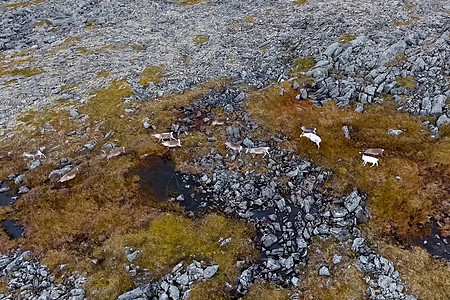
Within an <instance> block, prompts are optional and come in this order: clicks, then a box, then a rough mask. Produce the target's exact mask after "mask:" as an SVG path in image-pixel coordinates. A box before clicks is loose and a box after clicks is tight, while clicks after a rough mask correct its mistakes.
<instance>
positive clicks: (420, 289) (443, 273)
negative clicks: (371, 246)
mask: <svg viewBox="0 0 450 300" xmlns="http://www.w3.org/2000/svg"><path fill="white" fill-rule="evenodd" d="M378 246H379V252H380V253H381V254H382V255H383V256H384V257H386V258H387V259H389V260H390V261H392V263H393V264H394V266H395V268H396V270H398V271H399V273H400V277H401V278H402V281H403V283H404V285H405V289H406V292H407V293H410V294H413V295H415V296H417V297H418V299H424V300H446V299H450V277H449V274H450V263H449V262H447V261H445V260H437V259H434V258H432V257H431V256H430V255H429V254H428V253H427V252H426V251H425V250H424V249H422V248H419V247H413V248H412V249H410V250H405V249H401V248H400V247H398V246H393V245H390V244H387V243H379V244H378Z"/></svg>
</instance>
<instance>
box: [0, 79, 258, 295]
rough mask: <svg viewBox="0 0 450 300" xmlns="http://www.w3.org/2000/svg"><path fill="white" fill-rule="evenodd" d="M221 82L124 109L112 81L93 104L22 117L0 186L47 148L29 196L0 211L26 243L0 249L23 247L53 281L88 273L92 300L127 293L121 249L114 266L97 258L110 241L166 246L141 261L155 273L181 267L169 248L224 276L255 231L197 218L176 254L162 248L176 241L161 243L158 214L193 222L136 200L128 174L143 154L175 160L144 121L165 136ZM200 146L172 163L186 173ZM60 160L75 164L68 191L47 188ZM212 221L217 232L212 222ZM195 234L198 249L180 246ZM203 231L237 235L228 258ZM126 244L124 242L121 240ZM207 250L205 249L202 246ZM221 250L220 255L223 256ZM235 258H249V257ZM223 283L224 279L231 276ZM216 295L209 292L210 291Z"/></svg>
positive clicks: (63, 186) (161, 205) (126, 88)
mask: <svg viewBox="0 0 450 300" xmlns="http://www.w3.org/2000/svg"><path fill="white" fill-rule="evenodd" d="M226 83H227V82H226V81H224V80H217V81H213V82H210V83H208V84H205V85H203V86H200V87H199V88H198V89H197V90H193V91H187V92H185V93H183V94H179V95H170V97H169V96H168V97H162V98H161V99H159V100H160V101H149V102H140V101H136V102H134V103H125V102H124V98H128V97H130V96H132V91H131V88H130V85H129V84H128V83H127V82H126V81H112V82H110V83H109V84H108V86H106V87H105V88H103V89H100V90H97V91H95V92H93V93H92V95H91V98H90V99H88V101H86V102H85V103H84V104H82V105H77V104H76V103H75V102H71V101H66V102H65V103H64V104H65V105H67V107H65V106H63V105H61V104H55V105H54V106H52V107H49V108H47V109H45V110H43V111H35V110H32V111H29V112H27V113H25V114H23V115H22V116H21V117H20V118H19V121H21V122H22V125H19V126H18V127H17V128H16V129H15V130H14V132H15V136H14V138H12V139H11V140H8V141H2V142H0V151H12V152H13V159H12V160H10V161H2V164H1V166H0V178H6V177H7V176H8V174H11V173H14V174H21V173H23V172H24V170H26V169H27V168H28V166H29V164H30V161H29V160H28V159H26V158H24V157H22V153H23V152H24V151H30V152H32V151H36V147H37V145H45V146H46V148H47V151H46V155H47V158H46V159H45V163H44V164H43V165H41V166H40V167H38V168H36V169H34V170H32V171H28V172H27V173H26V177H25V182H24V184H25V185H27V186H28V187H29V188H30V192H29V193H27V194H25V195H23V196H22V197H21V199H20V200H19V201H18V202H17V203H16V204H15V205H14V206H8V207H2V208H1V209H0V218H11V219H15V218H17V219H19V222H20V224H24V225H25V226H26V232H25V235H26V238H24V239H16V240H9V238H8V237H7V236H6V234H5V233H4V232H3V231H0V245H1V246H0V250H1V251H2V252H6V251H8V250H10V249H12V248H13V247H17V246H20V247H21V248H23V249H32V250H34V251H35V252H37V253H43V254H44V257H43V261H44V262H46V263H49V264H50V267H53V268H55V269H54V270H55V272H56V273H55V274H56V275H57V276H59V275H58V274H60V275H63V273H65V272H68V273H70V272H71V271H73V270H75V271H85V272H87V274H88V277H89V279H90V281H89V290H90V291H92V292H91V294H90V296H91V297H90V298H92V299H112V298H114V297H115V296H117V294H118V293H120V292H123V291H124V290H125V289H127V288H129V287H131V286H132V279H131V278H130V277H129V274H128V272H126V270H125V266H124V265H123V264H121V262H123V261H124V260H123V259H124V258H123V257H122V256H123V254H122V253H123V248H122V249H118V248H114V249H117V252H116V253H119V252H120V257H122V258H120V257H119V256H117V257H119V258H117V259H116V258H114V259H111V260H105V261H104V262H103V258H102V257H103V256H102V255H101V254H102V253H106V252H107V251H110V250H108V249H109V247H112V246H111V245H114V243H115V242H112V240H114V241H127V245H126V246H136V247H138V246H139V247H142V249H150V248H149V247H154V246H155V245H152V246H151V245H146V244H145V242H144V241H143V239H144V236H145V239H147V240H152V241H153V239H157V240H158V241H159V242H161V243H163V244H159V246H158V247H161V251H163V252H161V253H160V255H159V254H157V253H156V254H155V255H159V256H155V257H159V258H158V261H156V260H155V261H154V262H145V261H142V262H140V263H142V265H143V267H146V266H149V267H150V266H151V264H152V263H153V265H152V268H153V269H152V270H154V272H157V273H158V274H161V273H160V272H164V271H165V270H166V269H164V268H167V266H169V265H170V264H175V263H177V262H175V260H178V259H180V257H181V256H178V252H177V251H176V250H173V249H172V250H170V249H171V247H175V248H174V249H178V250H179V249H185V250H184V252H180V253H182V254H183V255H182V257H183V259H184V258H185V257H186V259H188V258H189V256H190V255H191V254H197V255H198V257H199V259H205V260H207V259H209V260H210V261H213V260H214V261H215V262H217V263H219V264H222V265H223V266H224V267H223V268H222V267H221V268H222V270H227V267H226V266H227V264H228V263H229V262H230V261H231V258H230V257H231V256H232V255H237V256H240V254H239V253H241V254H242V253H244V252H245V251H247V250H245V251H244V250H242V251H241V250H239V251H237V250H236V251H234V249H244V248H245V247H246V245H250V244H251V241H250V240H248V238H249V237H250V238H251V237H253V235H254V233H252V232H253V231H251V230H250V229H249V230H250V231H247V229H245V228H248V227H246V226H244V224H243V223H240V222H236V223H234V222H235V221H229V220H227V219H225V218H222V217H218V216H215V217H209V218H207V221H204V222H205V224H207V225H202V224H203V223H202V222H203V221H202V220H201V219H199V220H198V221H195V222H194V223H192V224H193V225H192V226H191V225H189V226H191V227H190V228H191V229H192V228H195V229H192V230H190V231H188V232H186V231H182V232H180V233H179V234H180V235H181V236H186V237H184V238H181V237H179V236H178V237H177V239H179V241H180V243H182V244H181V246H178V245H172V244H171V245H167V246H164V243H166V242H167V243H170V242H171V241H173V240H170V239H169V240H166V239H165V238H166V237H167V236H166V234H167V232H164V231H163V230H165V229H164V228H163V227H164V226H163V225H161V224H168V222H169V221H167V219H164V217H163V212H165V211H170V212H172V213H173V214H175V215H178V216H175V215H174V218H175V219H176V220H177V221H176V222H178V223H180V224H183V226H185V225H186V224H188V223H189V222H191V221H189V220H188V219H184V218H182V217H181V216H183V215H184V214H185V213H184V211H183V209H182V208H181V207H180V206H179V205H178V203H174V202H170V201H159V200H156V199H154V197H153V196H151V195H148V194H144V193H142V192H141V190H140V189H139V184H138V181H139V178H138V177H137V176H128V175H127V174H128V173H129V171H130V170H132V169H134V168H135V167H136V166H137V165H138V164H139V163H141V157H142V156H143V155H144V154H158V155H167V156H169V157H170V156H172V152H171V151H167V149H166V148H165V147H163V146H162V145H161V144H160V143H159V142H158V141H157V140H156V139H154V138H153V137H151V133H153V132H149V131H148V130H146V129H145V128H144V127H143V126H142V120H144V119H145V118H146V117H148V120H149V122H151V123H152V124H154V125H156V126H157V127H158V128H160V129H161V130H162V131H166V130H167V129H168V128H170V125H171V124H172V123H173V122H175V121H176V120H177V118H178V117H179V116H180V114H181V113H180V111H179V110H178V109H177V108H178V107H180V106H183V105H187V104H190V103H192V102H194V101H195V100H196V99H198V97H201V96H202V95H203V94H205V93H206V92H208V91H210V90H211V89H217V90H221V89H223V87H224V85H225V84H226ZM70 107H77V108H78V111H79V112H80V114H83V115H86V117H84V118H81V119H74V118H71V117H70V114H69V112H68V109H69V108H70ZM127 108H133V109H135V110H136V113H134V114H128V113H127V112H126V111H125V109H127ZM46 123H48V124H51V125H52V127H53V128H54V130H55V131H53V132H46V133H45V134H42V133H41V129H42V128H43V126H44V124H46ZM75 130H76V131H77V132H83V136H82V137H79V136H76V135H75V136H68V135H67V134H68V133H69V132H73V131H75ZM110 131H112V132H113V136H112V137H111V138H110V140H108V139H105V135H106V133H108V132H110ZM131 133H132V134H131ZM200 140H204V141H206V137H205V136H202V135H200V134H198V135H197V134H195V133H193V134H190V135H189V136H187V137H186V139H183V148H182V149H180V150H179V152H177V154H176V155H175V157H176V158H177V160H176V161H177V167H178V166H181V167H182V166H183V165H192V160H191V161H183V159H186V160H189V159H193V158H195V157H196V151H201V150H202V149H203V148H200V147H199V145H198V143H199V141H200ZM91 141H97V143H98V144H97V146H96V148H95V149H94V150H92V151H87V149H85V148H84V147H83V145H84V144H86V143H87V142H91ZM107 142H113V143H115V144H117V145H118V146H125V147H126V153H125V154H124V155H122V156H119V157H115V158H113V159H111V160H109V161H107V160H106V159H105V158H104V156H103V155H104V154H103V152H102V145H103V144H104V143H107ZM83 149H84V150H83ZM80 150H83V151H80ZM177 151H178V149H177ZM63 157H70V158H72V159H73V160H74V162H75V163H76V164H77V168H78V172H77V175H76V177H75V178H74V179H72V180H71V181H68V182H66V183H58V182H55V181H52V180H49V179H48V175H49V173H50V172H51V171H52V170H54V169H56V168H57V167H58V162H59V161H60V159H61V158H63ZM13 188H16V187H13ZM161 218H162V219H161ZM167 218H169V217H167ZM178 218H181V219H178ZM163 219H164V220H165V221H159V222H160V223H158V222H157V223H155V224H156V225H154V227H151V228H152V229H155V228H158V230H162V231H161V232H159V233H155V232H154V231H151V233H149V232H147V231H146V230H148V228H149V227H148V226H149V224H152V221H153V220H163ZM161 222H162V223H161ZM215 222H216V223H217V224H216V225H214V224H213V223H215ZM158 224H159V225H158ZM189 224H190V223H189ZM221 224H222V225H221ZM233 224H237V225H233ZM155 226H156V227H155ZM196 226H198V228H203V229H202V230H204V231H202V232H203V233H204V239H203V240H202V242H203V243H204V245H200V243H197V244H195V245H192V247H197V248H180V247H188V246H186V245H187V244H188V238H192V239H194V238H193V236H194V232H198V230H199V229H198V228H197V227H196ZM202 226H203V227H202ZM214 226H215V227H214ZM176 228H177V229H179V227H176ZM208 228H211V229H214V231H215V232H214V234H217V235H220V236H223V237H225V236H230V237H233V243H232V244H230V248H229V249H231V250H230V252H229V253H228V252H227V253H226V254H222V253H221V252H220V251H216V254H212V252H214V250H212V249H216V248H213V246H212V242H209V243H208V242H207V240H206V239H207V237H209V238H211V239H212V237H214V239H215V238H216V236H215V235H214V236H213V235H212V231H211V233H207V229H208ZM167 229H169V228H167ZM142 230H144V231H143V232H142V235H141V236H139V235H134V234H138V233H139V232H141V231H142ZM186 230H187V229H186ZM227 230H228V231H227ZM230 230H231V231H230ZM144 232H146V233H144ZM242 232H244V233H242ZM173 234H176V233H173ZM150 235H151V236H152V237H151V238H150V237H149V236H150ZM123 236H126V237H127V239H126V240H125V239H122V238H121V237H123ZM244 236H245V239H244V240H243V237H244ZM141 239H142V241H141ZM234 241H236V244H234ZM194 243H195V242H194ZM203 246H204V247H206V248H201V247H203ZM146 247H147V248H146ZM216 247H218V245H217V246H216ZM226 249H227V248H226V247H225V249H222V250H224V251H226ZM245 249H247V248H245ZM119 250H120V251H119ZM148 251H150V250H148ZM151 251H153V250H151ZM190 251H192V252H193V253H190ZM211 251H212V252H211ZM248 251H249V252H245V253H251V251H253V250H251V249H250V250H248ZM198 253H203V254H204V255H205V256H202V255H203V254H198ZM117 255H119V254H117ZM152 255H153V254H152ZM166 255H167V256H166ZM184 255H185V256H184ZM237 256H236V257H237ZM240 257H242V258H243V259H245V257H246V255H244V254H243V255H242V256H240ZM93 258H97V259H99V262H100V263H99V264H93V263H92V261H91V259H93ZM165 259H167V260H165ZM63 263H64V264H67V263H68V264H69V267H68V268H66V269H64V270H60V271H57V270H56V269H57V266H58V265H59V264H63ZM234 265H235V261H234V262H233V266H234ZM233 272H234V271H233ZM233 272H231V271H229V273H227V274H234V273H233ZM236 272H237V271H236ZM224 276H225V275H224ZM229 276H232V275H229ZM220 278H227V279H226V280H230V279H229V278H228V277H220ZM217 280H223V279H217ZM218 282H219V281H218ZM211 284H212V283H211ZM218 286H220V288H221V289H223V287H224V282H222V283H221V284H217V286H216V287H218ZM216 287H211V290H214V289H215V288H216ZM112 295H115V296H112Z"/></svg>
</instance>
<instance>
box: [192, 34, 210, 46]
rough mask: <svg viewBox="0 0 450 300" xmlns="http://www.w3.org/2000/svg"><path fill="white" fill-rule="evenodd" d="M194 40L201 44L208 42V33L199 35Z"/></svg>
mask: <svg viewBox="0 0 450 300" xmlns="http://www.w3.org/2000/svg"><path fill="white" fill-rule="evenodd" d="M192 40H193V41H194V43H196V44H199V45H201V44H205V43H207V42H208V41H209V37H208V36H206V35H197V36H196V37H195V38H193V39H192Z"/></svg>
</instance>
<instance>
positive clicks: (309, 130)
mask: <svg viewBox="0 0 450 300" xmlns="http://www.w3.org/2000/svg"><path fill="white" fill-rule="evenodd" d="M300 129H301V130H302V131H303V133H314V134H315V133H316V128H315V127H306V126H301V127H300Z"/></svg>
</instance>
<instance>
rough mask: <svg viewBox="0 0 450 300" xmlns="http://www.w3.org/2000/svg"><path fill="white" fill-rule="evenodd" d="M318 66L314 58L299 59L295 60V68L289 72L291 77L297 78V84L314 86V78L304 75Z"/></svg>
mask: <svg viewBox="0 0 450 300" xmlns="http://www.w3.org/2000/svg"><path fill="white" fill-rule="evenodd" d="M315 65H316V61H315V60H314V58H312V57H306V58H297V59H296V60H294V66H293V68H292V70H291V71H290V72H289V76H290V77H296V78H297V79H296V81H297V83H299V84H300V85H312V84H313V83H314V78H312V77H308V76H306V75H305V74H304V73H305V72H307V71H308V70H310V69H311V68H312V67H314V66H315Z"/></svg>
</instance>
